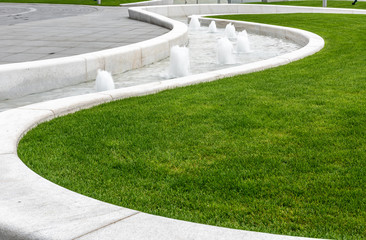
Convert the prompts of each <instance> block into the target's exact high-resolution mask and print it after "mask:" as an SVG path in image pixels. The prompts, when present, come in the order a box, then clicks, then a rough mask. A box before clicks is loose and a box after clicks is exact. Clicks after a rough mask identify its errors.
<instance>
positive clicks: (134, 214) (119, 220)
mask: <svg viewBox="0 0 366 240" xmlns="http://www.w3.org/2000/svg"><path fill="white" fill-rule="evenodd" d="M139 213H141V212H135V213H132V214H131V215H128V216H126V217H123V218H121V219H118V220H116V221H114V222H111V223H108V224H106V225H104V226H101V227H99V228H96V229H94V230H92V231H89V232H87V233H84V234H82V235H80V236H78V237H75V238H73V239H72V240H77V239H80V238H82V237H84V236H86V235H89V234H91V233H94V232H97V231H99V230H100V229H103V228H106V227H108V226H111V225H113V224H116V223H118V222H121V221H123V220H126V219H128V218H131V217H133V216H136V215H137V214H139Z"/></svg>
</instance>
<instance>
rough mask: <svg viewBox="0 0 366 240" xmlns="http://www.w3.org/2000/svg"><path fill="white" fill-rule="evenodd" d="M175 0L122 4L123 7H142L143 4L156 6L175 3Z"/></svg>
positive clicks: (152, 0)
mask: <svg viewBox="0 0 366 240" xmlns="http://www.w3.org/2000/svg"><path fill="white" fill-rule="evenodd" d="M173 2H174V1H173V0H148V1H143V2H134V3H124V4H120V6H121V7H142V6H155V5H170V4H173Z"/></svg>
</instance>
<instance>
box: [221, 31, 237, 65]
mask: <svg viewBox="0 0 366 240" xmlns="http://www.w3.org/2000/svg"><path fill="white" fill-rule="evenodd" d="M233 50H234V47H233V44H232V43H231V42H230V40H229V39H227V38H226V37H225V38H220V39H219V40H218V42H217V62H218V64H235V58H234V54H233Z"/></svg>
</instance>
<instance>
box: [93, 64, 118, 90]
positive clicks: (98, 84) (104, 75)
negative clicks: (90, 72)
mask: <svg viewBox="0 0 366 240" xmlns="http://www.w3.org/2000/svg"><path fill="white" fill-rule="evenodd" d="M95 89H96V90H97V92H102V91H107V90H113V89H114V81H113V78H112V75H111V73H109V72H107V71H104V70H100V69H98V74H97V78H96V79H95Z"/></svg>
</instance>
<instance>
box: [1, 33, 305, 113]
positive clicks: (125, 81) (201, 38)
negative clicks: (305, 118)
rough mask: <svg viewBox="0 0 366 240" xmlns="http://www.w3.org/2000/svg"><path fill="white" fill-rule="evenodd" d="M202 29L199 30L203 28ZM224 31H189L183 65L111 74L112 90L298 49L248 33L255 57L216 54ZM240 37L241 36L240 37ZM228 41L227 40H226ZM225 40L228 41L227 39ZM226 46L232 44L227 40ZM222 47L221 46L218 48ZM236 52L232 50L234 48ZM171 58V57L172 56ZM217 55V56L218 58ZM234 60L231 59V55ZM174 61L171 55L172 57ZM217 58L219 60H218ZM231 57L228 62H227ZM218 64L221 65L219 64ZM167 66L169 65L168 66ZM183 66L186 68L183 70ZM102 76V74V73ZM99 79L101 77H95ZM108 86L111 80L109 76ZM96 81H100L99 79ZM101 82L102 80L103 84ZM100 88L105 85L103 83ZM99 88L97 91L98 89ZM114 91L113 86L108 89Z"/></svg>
mask: <svg viewBox="0 0 366 240" xmlns="http://www.w3.org/2000/svg"><path fill="white" fill-rule="evenodd" d="M202 28H203V27H201V29H202ZM224 30H225V29H220V28H218V29H217V31H218V32H217V33H210V34H208V33H207V31H208V28H207V29H205V30H204V31H189V32H188V35H189V54H188V50H186V55H187V57H186V59H188V55H189V60H190V62H189V63H188V60H186V63H169V62H170V60H172V59H169V58H167V59H165V60H162V61H159V62H156V63H154V64H151V65H148V66H145V67H142V68H139V69H135V70H130V71H127V72H124V73H122V74H118V75H114V76H113V80H114V85H115V88H116V89H117V88H124V87H130V86H136V85H140V84H147V83H151V82H159V81H163V80H166V79H169V78H173V77H177V76H184V75H189V74H199V73H204V72H209V71H216V70H220V69H225V68H227V67H231V66H233V65H226V64H228V63H234V62H235V64H247V63H253V62H256V61H260V60H263V59H268V58H271V57H275V56H278V55H282V54H285V53H289V52H292V51H294V50H297V49H299V48H300V47H301V46H300V45H298V44H295V43H293V42H291V41H287V40H286V39H285V40H281V39H278V38H273V37H268V36H261V35H256V34H249V33H248V34H249V37H250V38H249V39H250V40H251V42H250V43H251V48H255V49H256V51H255V54H235V52H234V54H232V48H231V47H229V48H228V49H229V50H222V51H220V53H218V51H216V50H215V49H217V47H218V40H217V39H219V38H220V37H222V36H225V32H224ZM239 35H240V34H239ZM226 40H227V39H226ZM227 41H228V40H227ZM228 45H232V44H231V43H230V41H229V43H228ZM220 48H221V47H220ZM234 50H235V49H234ZM172 55H174V54H172ZM219 55H220V56H219ZM225 55H230V56H231V57H229V61H225V59H226V57H225ZM233 55H234V56H235V58H234V56H233ZM172 58H174V56H172ZM219 58H220V60H219ZM230 58H231V60H230ZM172 61H173V62H175V61H174V60H172ZM218 62H219V63H220V64H218ZM169 65H171V66H170V67H169ZM184 66H186V67H184ZM169 68H171V72H172V73H171V74H170V75H171V76H169ZM174 68H186V69H189V70H185V71H183V72H185V73H183V74H177V73H174V72H180V71H178V70H174ZM102 75H104V74H102ZM98 78H100V77H98ZM108 78H109V79H110V82H111V85H112V86H113V84H112V78H111V77H110V76H109V77H108ZM98 82H101V81H100V80H98ZM102 82H104V81H102ZM97 85H100V84H99V83H98V84H97V83H96V80H94V81H89V82H86V83H80V84H77V85H72V86H67V87H64V88H61V89H54V90H50V91H47V92H41V93H34V94H31V95H27V96H24V97H20V98H14V99H9V100H4V101H0V112H1V111H5V110H8V109H11V108H14V107H15V106H16V107H21V106H24V105H25V104H29V103H36V102H41V101H47V100H52V99H57V98H61V97H68V96H76V95H81V94H88V93H92V92H95V91H96V90H97V91H102V90H105V89H101V87H97ZM103 85H106V84H105V83H103ZM97 88H98V89H97ZM111 89H113V87H111Z"/></svg>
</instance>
